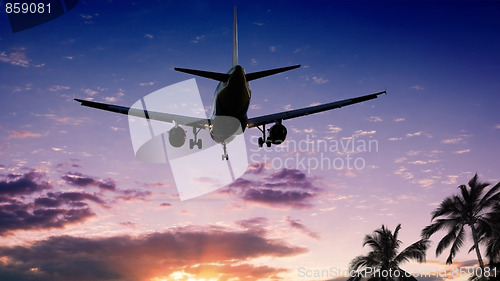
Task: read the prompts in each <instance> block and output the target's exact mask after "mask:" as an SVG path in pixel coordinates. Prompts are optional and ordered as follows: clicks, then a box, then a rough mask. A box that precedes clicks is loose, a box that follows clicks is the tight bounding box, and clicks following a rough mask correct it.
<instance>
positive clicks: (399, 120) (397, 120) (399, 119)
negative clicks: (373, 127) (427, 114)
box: [394, 117, 406, 122]
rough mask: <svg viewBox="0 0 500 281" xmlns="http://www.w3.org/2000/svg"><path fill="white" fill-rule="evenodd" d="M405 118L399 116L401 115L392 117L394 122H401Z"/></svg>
mask: <svg viewBox="0 0 500 281" xmlns="http://www.w3.org/2000/svg"><path fill="white" fill-rule="evenodd" d="M405 120H406V119H405V118H401V117H400V118H396V119H394V122H403V121H405Z"/></svg>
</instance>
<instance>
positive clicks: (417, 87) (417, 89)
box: [410, 85, 424, 91]
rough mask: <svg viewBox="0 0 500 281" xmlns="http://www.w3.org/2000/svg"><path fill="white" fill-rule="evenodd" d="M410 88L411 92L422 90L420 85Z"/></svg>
mask: <svg viewBox="0 0 500 281" xmlns="http://www.w3.org/2000/svg"><path fill="white" fill-rule="evenodd" d="M410 88H411V89H413V90H415V91H422V90H424V87H422V86H420V85H413V86H411V87H410Z"/></svg>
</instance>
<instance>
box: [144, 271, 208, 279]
mask: <svg viewBox="0 0 500 281" xmlns="http://www.w3.org/2000/svg"><path fill="white" fill-rule="evenodd" d="M178 280H179V281H181V280H182V281H217V278H198V277H196V276H195V275H194V274H189V273H185V272H182V271H176V272H173V273H171V274H170V275H168V276H160V277H153V278H151V279H149V281H178Z"/></svg>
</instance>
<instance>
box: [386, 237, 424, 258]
mask: <svg viewBox="0 0 500 281" xmlns="http://www.w3.org/2000/svg"><path fill="white" fill-rule="evenodd" d="M429 245H430V241H429V240H428V239H421V240H419V241H417V242H415V243H413V244H411V245H410V246H408V247H406V248H405V249H404V250H403V251H401V252H400V253H399V254H398V255H397V256H396V258H394V262H395V264H399V263H401V262H407V261H410V260H416V261H417V262H424V261H425V253H426V251H427V249H428V248H429Z"/></svg>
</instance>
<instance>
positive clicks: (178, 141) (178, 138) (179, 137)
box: [168, 126, 186, 147]
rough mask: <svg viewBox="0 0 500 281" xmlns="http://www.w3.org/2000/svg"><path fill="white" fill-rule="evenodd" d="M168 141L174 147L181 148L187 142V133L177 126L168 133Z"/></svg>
mask: <svg viewBox="0 0 500 281" xmlns="http://www.w3.org/2000/svg"><path fill="white" fill-rule="evenodd" d="M168 141H169V142H170V145H171V146H173V147H181V146H183V145H184V143H185V142H186V131H184V129H182V128H181V127H179V126H175V127H173V128H172V129H170V131H168Z"/></svg>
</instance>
